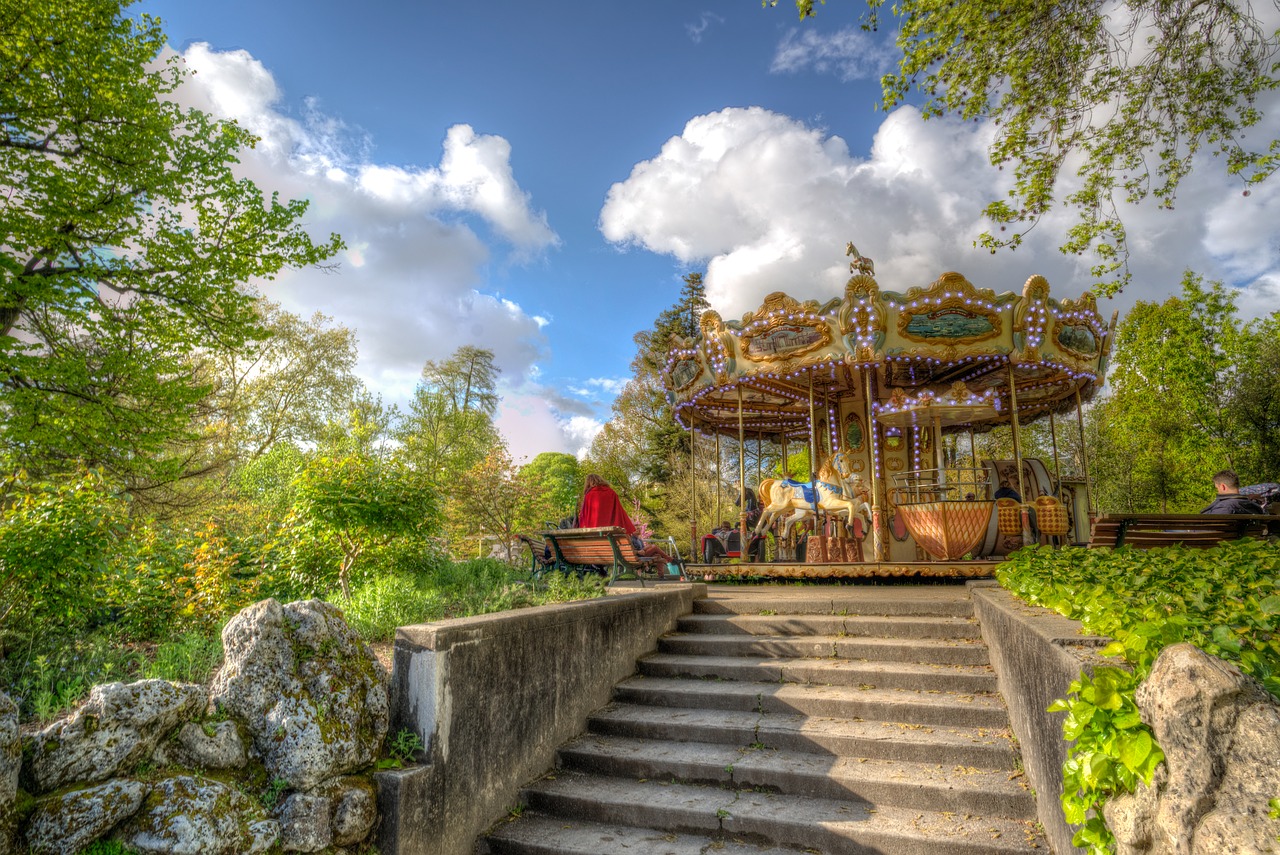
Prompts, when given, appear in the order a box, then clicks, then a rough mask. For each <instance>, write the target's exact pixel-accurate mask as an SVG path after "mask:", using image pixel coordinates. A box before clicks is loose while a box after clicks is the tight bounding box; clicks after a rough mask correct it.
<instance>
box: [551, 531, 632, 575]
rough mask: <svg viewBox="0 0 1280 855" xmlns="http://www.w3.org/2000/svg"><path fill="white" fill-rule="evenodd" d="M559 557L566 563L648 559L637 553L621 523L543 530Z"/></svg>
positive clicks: (604, 563) (625, 561)
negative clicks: (598, 526)
mask: <svg viewBox="0 0 1280 855" xmlns="http://www.w3.org/2000/svg"><path fill="white" fill-rule="evenodd" d="M542 536H543V537H545V538H546V539H547V540H549V541H551V543H552V548H553V549H554V550H555V551H556V553H557V554H558V556H559V558H560V560H562V561H564V562H565V563H567V564H597V565H613V564H622V565H624V566H628V567H634V566H636V565H638V564H643V563H645V562H647V561H648V560H649V559H647V558H641V557H640V556H639V555H637V554H636V551H635V548H634V547H633V546H632V545H631V539H630V538H628V537H627V533H626V532H625V531H624V530H623V529H622V528H620V527H618V526H605V527H601V528H561V529H552V530H550V531H544V532H542Z"/></svg>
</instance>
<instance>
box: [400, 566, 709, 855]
mask: <svg viewBox="0 0 1280 855" xmlns="http://www.w3.org/2000/svg"><path fill="white" fill-rule="evenodd" d="M704 596H706V586H705V585H680V586H678V587H676V586H672V587H665V588H660V589H653V590H647V591H638V592H635V593H625V594H614V595H611V596H609V597H605V598H602V599H599V600H589V601H586V602H579V603H567V604H562V605H554V606H539V607H537V608H530V609H520V610H518V611H513V612H503V613H501V614H495V615H485V616H481V617H475V618H462V619H459V620H451V621H444V622H441V623H437V624H423V625H420V626H407V627H401V628H400V629H399V630H398V631H397V633H396V643H395V663H394V669H393V675H392V688H391V732H392V733H393V734H394V733H398V732H399V731H400V730H401V729H405V728H407V729H409V730H412V731H414V732H415V733H417V734H418V735H419V736H420V737H421V738H422V740H423V743H424V744H425V745H426V751H425V758H424V759H425V763H424V764H423V765H421V766H416V767H413V768H411V769H407V770H402V771H394V772H385V773H381V774H379V776H378V789H379V797H378V802H379V805H378V807H379V811H380V813H381V815H382V824H381V826H380V831H379V835H378V845H379V848H380V849H381V851H382V853H383V855H467V853H470V852H472V849H473V846H474V843H475V838H476V836H477V835H478V834H480V833H482V832H483V831H484V830H485V829H486V828H488V827H489V826H490V825H492V824H493V823H494V822H495V821H496V820H498V819H500V818H501V817H503V816H505V815H506V813H507V812H508V810H509V809H510V808H511V807H512V805H513V804H514V803H515V802H516V800H517V797H518V795H519V792H520V788H521V786H523V785H524V784H526V783H528V782H529V781H531V780H533V779H534V778H536V777H537V776H538V775H541V774H542V773H543V772H545V771H547V770H548V769H550V768H551V767H552V766H553V765H554V762H555V752H556V748H557V747H558V746H559V745H561V744H562V743H564V742H566V741H568V740H569V739H570V738H572V737H574V736H577V735H578V734H580V733H582V732H583V730H585V729H586V720H587V716H588V715H589V714H590V713H591V712H592V711H594V710H596V709H599V708H600V707H602V706H604V705H605V704H607V703H608V702H609V699H610V692H611V689H612V688H613V686H614V684H615V683H617V682H618V681H620V680H622V679H624V678H625V677H627V676H629V675H631V674H633V673H635V667H636V659H637V658H639V657H640V656H642V655H644V654H645V653H648V652H650V651H652V650H653V649H654V648H655V647H656V645H657V639H658V637H659V636H660V635H662V634H663V633H666V632H669V631H671V630H673V629H674V628H675V621H676V618H677V617H679V616H681V615H685V614H688V613H689V612H691V611H692V610H693V600H694V599H695V598H698V597H704Z"/></svg>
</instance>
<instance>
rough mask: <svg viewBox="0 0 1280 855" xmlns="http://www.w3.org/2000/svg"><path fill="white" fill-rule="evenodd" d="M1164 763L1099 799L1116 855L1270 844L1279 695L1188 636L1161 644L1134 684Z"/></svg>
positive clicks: (1279, 760) (1271, 847)
mask: <svg viewBox="0 0 1280 855" xmlns="http://www.w3.org/2000/svg"><path fill="white" fill-rule="evenodd" d="M1136 700H1137V703H1138V708H1139V709H1140V710H1141V712H1142V719H1143V721H1145V722H1146V723H1147V724H1148V725H1150V726H1151V729H1152V731H1153V732H1154V733H1155V736H1156V739H1157V740H1158V741H1159V743H1160V747H1161V748H1162V749H1163V750H1164V753H1165V763H1164V766H1162V767H1161V769H1160V770H1158V771H1157V777H1156V778H1155V779H1154V780H1153V782H1152V787H1150V788H1140V789H1139V791H1138V792H1137V793H1136V794H1135V795H1134V796H1132V797H1121V798H1118V799H1115V800H1113V801H1112V803H1111V804H1108V805H1107V807H1106V808H1105V815H1106V818H1107V822H1108V825H1109V826H1110V827H1111V828H1112V831H1113V833H1115V835H1116V840H1117V844H1118V845H1117V849H1116V851H1117V855H1219V853H1224V852H1232V853H1246V852H1277V851H1280V844H1277V842H1276V836H1277V835H1278V834H1280V821H1278V820H1273V819H1270V818H1269V817H1268V816H1267V810H1268V809H1267V801H1268V799H1271V798H1275V797H1276V794H1277V793H1280V704H1277V702H1276V700H1275V699H1274V698H1272V697H1271V696H1270V695H1269V694H1267V693H1266V692H1265V691H1264V690H1263V689H1262V687H1261V686H1259V685H1258V684H1257V683H1256V682H1254V681H1253V680H1252V679H1250V678H1248V677H1246V676H1244V675H1243V674H1241V673H1240V671H1239V669H1238V668H1236V667H1235V666H1233V665H1231V664H1229V663H1227V662H1224V661H1222V660H1221V659H1217V658H1215V657H1212V656H1209V655H1207V654H1205V653H1204V652H1202V651H1200V650H1199V649H1197V648H1196V647H1194V646H1192V645H1190V644H1175V645H1171V646H1169V647H1167V648H1165V649H1164V650H1163V651H1162V652H1161V653H1160V655H1159V657H1157V658H1156V661H1155V663H1154V664H1153V666H1152V668H1151V673H1150V674H1149V675H1148V677H1147V679H1146V680H1145V681H1144V682H1143V684H1142V685H1141V686H1139V687H1138V690H1137V693H1136Z"/></svg>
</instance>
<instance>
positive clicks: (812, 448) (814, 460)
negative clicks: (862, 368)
mask: <svg viewBox="0 0 1280 855" xmlns="http://www.w3.org/2000/svg"><path fill="white" fill-rule="evenodd" d="M809 486H810V487H812V488H813V533H814V534H815V535H818V553H819V555H818V557H819V560H821V561H822V563H823V564H825V563H827V541H826V540H825V539H824V538H823V536H822V535H820V534H818V532H819V530H820V529H821V526H820V525H819V523H820V522H821V521H822V518H821V517H820V516H818V435H817V433H816V432H815V431H814V420H813V369H812V368H810V369H809ZM810 541H812V538H810ZM804 558H805V561H812V560H813V555H812V554H810V552H809V550H808V549H806V550H805V553H804Z"/></svg>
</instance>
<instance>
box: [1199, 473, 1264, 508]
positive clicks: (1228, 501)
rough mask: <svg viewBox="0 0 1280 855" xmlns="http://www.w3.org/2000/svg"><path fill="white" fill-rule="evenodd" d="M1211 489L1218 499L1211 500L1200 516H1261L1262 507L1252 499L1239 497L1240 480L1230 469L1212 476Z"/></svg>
mask: <svg viewBox="0 0 1280 855" xmlns="http://www.w3.org/2000/svg"><path fill="white" fill-rule="evenodd" d="M1213 487H1214V489H1215V490H1217V491H1218V497H1217V498H1216V499H1214V500H1213V503H1212V504H1210V505H1209V507H1207V508H1205V509H1204V510H1203V511H1201V512H1200V513H1202V514H1261V513H1265V511H1263V510H1262V505H1259V504H1258V503H1257V502H1255V501H1253V499H1250V498H1248V497H1247V496H1242V495H1240V479H1239V478H1237V477H1236V473H1235V472H1234V471H1232V470H1230V469H1223V470H1222V471H1221V472H1219V473H1218V474H1216V475H1214V476H1213Z"/></svg>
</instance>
